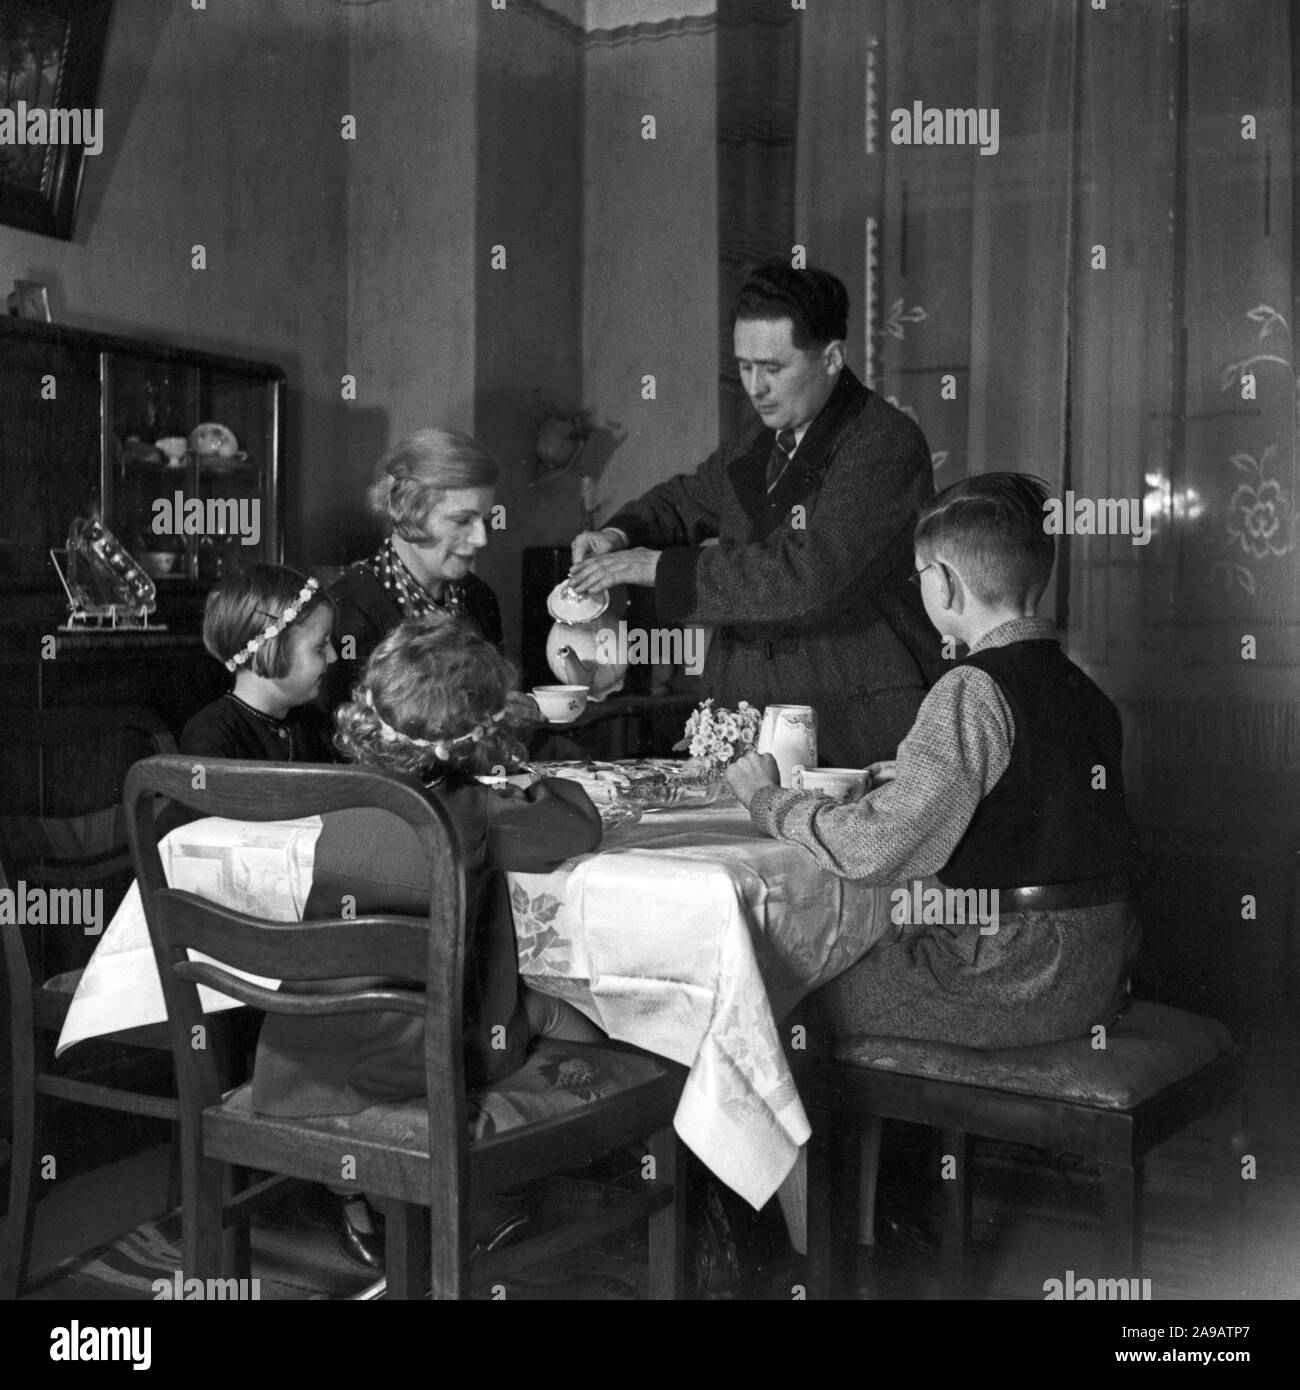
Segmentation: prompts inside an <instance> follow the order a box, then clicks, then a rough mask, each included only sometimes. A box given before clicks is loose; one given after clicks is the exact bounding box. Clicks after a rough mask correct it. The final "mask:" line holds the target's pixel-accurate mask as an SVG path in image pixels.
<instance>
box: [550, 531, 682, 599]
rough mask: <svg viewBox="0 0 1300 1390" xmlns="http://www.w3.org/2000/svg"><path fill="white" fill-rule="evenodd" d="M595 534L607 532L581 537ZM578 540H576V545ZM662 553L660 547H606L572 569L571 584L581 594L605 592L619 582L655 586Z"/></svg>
mask: <svg viewBox="0 0 1300 1390" xmlns="http://www.w3.org/2000/svg"><path fill="white" fill-rule="evenodd" d="M593 534H594V535H595V536H597V537H599V536H601V535H603V534H604V533H603V532H600V531H597V532H594V533H593V532H590V531H588V532H586V533H584V535H582V536H579V537H578V541H581V540H584V539H585V538H586V537H588V536H592V535H593ZM578 541H575V542H574V545H575V547H576V546H577V544H578ZM661 554H663V552H662V551H660V550H646V549H645V548H644V547H638V548H637V549H636V550H615V551H606V552H604V553H602V554H599V555H593V556H591V557H590V558H588V559H586V560H583V561H582V562H581V563H579V564H575V565H574V567H573V569H572V570H570V572H569V579H568V583H569V587H570V588H573V589H576V590H577V591H578V593H580V594H603V593H604V592H605V590H606V589H613V588H615V587H616V586H617V585H619V584H644V585H645V586H646V587H647V588H652V587H653V586H654V582H655V570H656V568H657V567H658V565H659V556H660V555H661Z"/></svg>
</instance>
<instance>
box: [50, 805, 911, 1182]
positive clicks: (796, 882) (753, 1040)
mask: <svg viewBox="0 0 1300 1390" xmlns="http://www.w3.org/2000/svg"><path fill="white" fill-rule="evenodd" d="M320 828H321V822H320V820H319V818H318V817H309V818H307V819H304V820H300V821H286V822H264V823H260V824H253V823H248V824H244V823H239V822H231V821H221V820H205V821H196V822H194V823H192V824H190V825H187V826H184V827H182V828H181V829H180V830H177V831H173V832H172V834H171V835H169V836H167V837H166V838H165V839H164V841H163V844H162V854H163V866H164V869H165V871H166V873H167V878H168V882H169V883H171V884H172V886H173V887H177V888H187V889H190V890H191V891H193V892H196V893H200V894H202V895H203V896H205V897H210V898H212V899H214V900H216V901H218V902H222V903H225V904H226V905H228V906H230V907H234V908H239V909H243V910H248V911H256V912H258V913H260V914H262V915H265V916H269V917H272V918H275V919H277V920H281V921H296V920H300V919H301V916H302V911H303V907H304V904H305V903H306V901H307V895H308V893H309V891H310V888H311V878H312V870H313V865H314V856H315V848H316V840H317V837H318V836H319V833H320ZM510 881H511V896H512V901H513V905H514V914H515V925H516V929H517V932H518V937H519V966H520V972H521V974H522V975H523V977H524V978H525V980H526V981H527V983H528V984H530V985H532V986H533V987H534V988H535V989H539V990H542V991H544V992H545V993H549V994H553V995H558V996H561V997H562V998H565V999H568V1000H570V1001H571V1002H573V1003H574V1004H575V1005H577V1006H578V1007H579V1008H581V1009H582V1010H583V1011H584V1012H585V1013H587V1014H588V1015H589V1016H590V1017H591V1018H593V1019H594V1020H595V1021H596V1022H597V1023H599V1024H600V1026H601V1027H602V1028H604V1029H605V1030H606V1032H608V1033H609V1034H610V1036H611V1037H613V1038H617V1039H620V1040H623V1041H627V1042H631V1043H634V1044H636V1045H637V1046H639V1047H643V1048H645V1049H647V1050H648V1051H651V1052H655V1053H658V1054H659V1055H660V1056H664V1057H668V1058H670V1059H672V1060H673V1061H676V1062H680V1063H682V1064H683V1065H685V1066H687V1067H689V1068H690V1076H689V1078H688V1081H687V1085H686V1088H685V1091H684V1093H683V1096H682V1101H681V1105H680V1106H679V1108H678V1111H677V1115H676V1118H675V1125H676V1129H677V1132H678V1134H679V1135H680V1136H681V1138H682V1140H683V1141H684V1142H685V1143H686V1144H687V1145H688V1146H689V1147H690V1148H691V1149H692V1151H693V1152H694V1153H695V1154H696V1155H697V1156H698V1157H699V1158H700V1159H701V1161H702V1162H704V1163H705V1164H706V1165H707V1166H708V1167H709V1168H710V1169H712V1171H713V1172H714V1173H716V1174H717V1175H718V1177H719V1178H721V1179H722V1181H723V1182H725V1183H727V1184H728V1185H729V1186H730V1187H732V1188H733V1189H734V1190H735V1191H736V1192H738V1193H740V1194H741V1195H742V1196H744V1197H745V1198H747V1199H748V1200H749V1201H750V1202H751V1203H752V1204H753V1205H755V1206H756V1207H757V1206H761V1205H762V1204H763V1203H764V1202H766V1201H767V1200H768V1198H770V1197H771V1196H772V1194H773V1193H774V1192H775V1191H776V1190H777V1188H778V1187H779V1186H780V1185H781V1183H782V1182H783V1180H784V1179H785V1178H786V1176H787V1175H788V1174H789V1173H790V1171H791V1169H792V1168H793V1167H794V1165H795V1162H796V1160H797V1158H798V1156H799V1151H800V1146H801V1145H803V1144H804V1143H805V1142H806V1141H807V1139H808V1135H809V1126H808V1118H807V1116H806V1114H805V1113H804V1109H803V1105H802V1104H801V1102H800V1100H799V1096H798V1094H797V1092H796V1090H795V1086H794V1081H793V1079H792V1077H791V1074H790V1069H789V1066H788V1064H787V1061H786V1056H785V1053H784V1051H783V1049H782V1046H781V1040H780V1036H779V1033H778V1026H779V1020H780V1019H781V1018H782V1017H784V1015H785V1014H786V1013H787V1012H788V1011H789V1010H790V1009H791V1008H792V1007H793V1006H794V1005H795V1004H796V1003H797V1002H798V1001H799V999H801V998H802V997H803V996H804V995H805V994H807V993H808V992H809V991H811V990H812V989H815V988H816V987H817V986H818V985H820V984H823V983H825V981H827V980H829V979H830V978H831V977H832V976H834V975H836V974H838V973H839V972H840V971H841V970H843V969H844V968H845V967H846V966H848V965H849V964H851V963H852V962H853V961H854V960H856V959H857V958H858V957H859V956H861V955H862V954H863V952H865V951H866V950H867V949H868V947H870V946H871V945H873V944H874V943H875V942H876V941H878V940H880V939H882V938H883V937H885V936H887V935H891V934H894V933H896V932H897V930H898V929H897V928H896V927H894V926H893V925H892V924H891V923H890V920H889V907H890V898H889V889H888V888H874V889H873V888H868V887H865V886H864V885H861V884H856V883H851V882H846V881H845V880H842V879H838V878H836V877H835V876H834V875H832V874H829V873H827V872H825V871H824V870H822V869H821V868H819V867H818V866H817V864H816V863H815V862H814V861H813V859H812V858H811V856H809V855H808V854H807V853H806V852H805V851H804V850H802V849H799V848H797V847H795V846H792V845H786V844H782V843H780V842H779V841H776V840H769V839H766V838H764V837H762V836H759V835H758V834H757V833H756V832H755V831H754V829H753V827H752V826H751V824H750V821H749V817H748V815H747V814H746V813H745V811H744V810H743V809H742V808H741V807H739V806H737V805H736V804H735V803H734V802H732V803H730V804H729V805H723V806H715V807H707V808H701V809H696V810H673V811H660V812H653V813H650V814H648V815H646V817H645V819H644V820H643V821H642V822H641V823H640V824H639V825H636V826H631V827H626V828H623V829H620V830H615V831H612V832H610V833H609V834H608V835H607V837H606V839H605V842H604V844H602V846H601V849H600V851H599V852H598V853H596V854H591V855H585V856H582V857H580V858H577V859H573V860H570V861H568V862H567V863H566V864H564V865H562V866H561V867H560V868H558V869H556V870H555V871H554V872H553V873H550V874H512V875H511V876H510ZM264 983H267V984H268V985H271V986H273V985H274V984H275V983H276V982H274V981H266V982H264ZM202 993H203V996H204V1007H205V1008H206V1009H209V1010H212V1009H214V1008H228V1007H231V1006H232V1002H233V1001H231V1000H229V999H226V998H224V997H223V996H221V995H218V994H215V993H213V992H212V991H208V990H204V991H202ZM165 1018H166V1010H165V1008H164V1005H163V997H162V987H161V983H160V981H159V979H158V973H157V969H156V967H155V965H154V961H153V953H152V949H151V947H150V945H149V931H148V926H147V925H146V923H145V918H144V912H143V908H142V905H141V902H140V895H139V891H138V889H137V888H136V887H135V885H134V884H133V885H132V887H131V890H130V892H129V893H128V895H127V897H126V898H125V899H124V901H123V903H122V906H121V908H120V909H119V910H118V912H117V913H116V914H115V915H114V917H113V920H112V922H110V923H109V925H108V928H107V929H106V930H105V932H104V936H103V938H102V940H101V941H100V943H99V945H98V947H97V948H96V950H95V954H94V956H93V957H92V958H91V961H90V964H89V966H88V967H87V969H86V972H85V974H84V976H83V977H82V981H81V985H80V987H79V988H78V990H77V993H76V997H75V998H74V999H73V1002H72V1007H71V1009H70V1010H69V1013H68V1018H67V1021H66V1023H65V1024H64V1028H63V1032H62V1035H61V1036H60V1039H59V1046H58V1050H59V1051H60V1052H62V1051H63V1050H64V1049H65V1048H67V1047H70V1046H71V1045H72V1044H73V1043H75V1042H79V1041H81V1040H82V1039H84V1038H89V1037H95V1036H98V1035H99V1034H102V1033H108V1032H115V1031H117V1030H119V1029H126V1028H134V1027H139V1026H141V1025H144V1024H150V1023H160V1022H162V1021H163V1020H164V1019H165Z"/></svg>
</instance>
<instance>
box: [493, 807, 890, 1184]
mask: <svg viewBox="0 0 1300 1390" xmlns="http://www.w3.org/2000/svg"><path fill="white" fill-rule="evenodd" d="M510 881H511V899H512V903H513V906H514V916H515V929H516V932H517V934H518V938H519V969H520V973H521V974H522V975H523V977H524V978H525V980H526V981H527V983H528V984H530V985H531V986H532V987H533V988H534V989H538V990H541V991H543V992H544V993H547V994H553V995H558V996H560V997H561V998H564V999H567V1000H569V1001H570V1002H571V1003H573V1004H574V1005H576V1006H577V1007H578V1008H580V1009H582V1011H583V1012H584V1013H586V1014H587V1015H588V1016H589V1017H590V1018H592V1019H593V1020H594V1021H595V1022H596V1023H598V1024H599V1025H600V1026H601V1027H602V1028H603V1029H604V1030H605V1031H606V1032H607V1033H608V1034H609V1035H610V1036H611V1037H612V1038H617V1039H620V1040H622V1041H625V1042H630V1043H634V1044H636V1045H637V1046H638V1047H643V1048H646V1049H648V1050H649V1051H652V1052H656V1053H658V1054H660V1055H661V1056H664V1057H669V1058H671V1059H673V1060H674V1061H677V1062H681V1063H683V1064H684V1065H686V1066H688V1067H689V1068H690V1076H689V1078H688V1080H687V1083H686V1088H685V1091H684V1092H683V1095H682V1100H681V1104H680V1106H679V1107H678V1110H677V1115H676V1119H675V1126H676V1129H677V1132H678V1134H679V1135H680V1136H681V1138H682V1140H683V1141H684V1142H685V1143H686V1144H687V1145H688V1146H689V1147H690V1148H691V1150H692V1151H693V1152H694V1153H695V1154H696V1155H697V1156H698V1157H699V1158H700V1159H701V1160H702V1161H703V1162H704V1163H705V1164H706V1165H707V1166H708V1167H709V1168H710V1169H712V1171H713V1172H714V1173H716V1174H717V1175H718V1177H719V1178H721V1179H722V1181H723V1182H725V1183H726V1184H727V1185H728V1186H729V1187H731V1188H733V1189H734V1190H735V1191H736V1192H738V1193H740V1194H741V1196H743V1197H745V1198H746V1199H747V1200H749V1201H750V1202H751V1203H752V1204H753V1205H754V1206H756V1207H757V1206H761V1205H762V1204H763V1203H764V1202H766V1201H767V1199H768V1198H769V1197H771V1196H772V1194H773V1193H774V1192H775V1191H776V1190H777V1188H778V1187H779V1186H780V1184H781V1183H782V1181H783V1180H784V1179H785V1177H786V1176H787V1175H788V1174H789V1173H790V1171H791V1169H792V1168H793V1166H794V1164H795V1161H796V1159H797V1158H798V1155H799V1150H800V1147H801V1145H803V1144H804V1143H805V1142H806V1141H807V1139H808V1136H809V1132H810V1131H809V1126H808V1118H807V1115H806V1114H805V1113H804V1109H803V1105H802V1103H801V1102H800V1100H799V1096H798V1093H797V1092H796V1090H795V1085H794V1081H793V1078H792V1076H791V1073H790V1068H789V1065H788V1063H787V1059H786V1054H785V1051H784V1049H783V1048H782V1045H781V1038H780V1036H779V1032H778V1029H779V1020H780V1019H781V1018H783V1017H784V1016H785V1014H786V1013H788V1012H789V1010H790V1009H791V1008H793V1007H794V1005H795V1004H796V1003H798V1001H799V1000H800V999H801V998H803V996H804V995H806V994H808V993H809V992H810V991H812V990H813V989H815V988H817V986H819V985H821V984H824V983H825V982H826V981H827V980H829V979H831V978H832V977H833V976H835V975H837V974H839V973H840V971H842V970H844V969H846V968H847V967H848V966H849V965H851V964H852V963H853V962H854V961H855V960H857V959H858V958H859V957H860V956H861V955H862V954H863V953H864V952H865V951H866V950H867V949H868V948H869V947H871V946H872V945H874V944H875V943H876V942H877V941H879V940H881V939H882V938H884V937H886V936H891V937H892V936H894V935H896V934H897V932H898V930H899V929H898V928H897V927H896V926H894V925H893V924H892V923H891V922H890V890H889V889H888V888H869V887H867V886H866V885H864V884H860V883H854V882H850V881H846V880H844V879H839V878H836V877H835V876H834V875H833V874H830V873H828V872H826V871H825V870H824V869H822V868H820V867H819V866H818V865H817V863H816V862H815V861H814V860H813V858H812V857H811V855H809V854H808V853H807V852H806V851H805V850H803V849H800V848H799V847H798V846H795V845H787V844H783V843H781V842H780V841H777V840H770V839H767V838H766V837H764V836H760V835H758V834H757V832H756V831H755V830H754V828H753V826H752V825H751V823H750V820H749V816H748V814H747V813H746V812H745V810H744V809H743V808H742V807H740V806H738V805H736V804H735V803H734V802H732V803H730V804H729V805H728V804H724V805H719V806H709V807H702V808H699V809H693V810H687V809H683V810H670V811H656V812H652V813H650V814H647V815H646V817H645V818H644V819H643V820H642V821H641V823H640V824H639V825H635V826H630V827H626V828H624V829H621V830H614V831H611V832H609V833H608V834H607V836H606V838H605V842H604V843H603V844H602V846H601V849H600V852H599V853H597V854H592V855H586V856H584V857H582V858H579V859H573V860H570V861H569V862H568V863H566V864H564V865H562V866H561V867H560V868H559V869H556V870H555V871H554V872H553V873H550V874H512V875H511V876H510Z"/></svg>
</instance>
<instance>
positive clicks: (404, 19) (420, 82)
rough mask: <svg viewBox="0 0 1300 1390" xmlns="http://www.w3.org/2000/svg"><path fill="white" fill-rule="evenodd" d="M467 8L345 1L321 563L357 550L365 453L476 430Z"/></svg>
mask: <svg viewBox="0 0 1300 1390" xmlns="http://www.w3.org/2000/svg"><path fill="white" fill-rule="evenodd" d="M478 11H479V7H478V6H477V5H466V4H464V3H462V0H395V3H390V4H384V5H360V6H349V7H348V8H347V10H346V15H347V38H348V109H349V110H350V111H351V113H352V114H353V115H355V116H356V118H357V140H356V143H355V145H353V146H351V147H350V149H349V155H348V160H349V162H348V167H347V197H346V204H347V214H346V224H347V268H346V293H345V299H346V304H347V335H346V357H347V368H346V370H347V371H348V372H349V373H350V374H353V375H355V376H356V378H357V399H356V401H355V402H351V403H349V405H348V408H347V419H346V431H345V434H344V439H345V447H346V454H347V457H346V460H345V463H344V466H343V468H342V469H341V470H340V472H339V473H338V475H337V476H336V478H334V479H332V480H331V481H332V482H336V483H337V486H336V487H333V488H332V489H331V495H329V496H328V498H326V499H322V502H321V504H320V505H321V507H322V509H323V516H322V522H323V524H322V526H321V528H320V530H319V532H318V535H319V544H318V549H319V551H320V555H321V558H322V559H323V560H326V561H327V562H332V563H335V564H341V563H344V562H345V561H348V560H354V559H356V558H357V557H358V556H359V555H360V554H361V553H363V552H364V550H365V549H366V548H367V547H369V546H370V544H371V543H372V541H373V540H374V539H375V536H376V535H377V532H375V530H374V529H373V528H372V527H371V526H370V524H369V523H368V522H367V520H366V518H365V515H364V512H363V510H362V495H363V493H364V491H365V488H366V485H367V483H368V482H369V480H370V476H371V472H372V470H373V468H374V465H375V463H376V461H377V460H378V458H379V456H380V455H381V454H382V453H383V452H384V450H385V449H386V448H387V447H388V446H389V445H390V444H391V443H394V442H395V441H397V440H398V439H401V438H402V437H403V436H404V435H407V434H410V433H411V432H412V431H414V430H416V429H420V428H421V427H423V426H428V425H439V426H442V427H444V428H446V429H455V430H466V431H470V430H473V428H474V364H475V349H476V343H477V336H476V332H475V321H474V314H475V302H474V282H475V265H476V247H475V197H474V190H475V184H476V174H477V161H478V138H477V132H476V128H475V98H476V92H477V74H476V62H477V51H478V27H479V18H478Z"/></svg>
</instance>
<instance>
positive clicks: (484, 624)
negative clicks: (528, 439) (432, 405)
mask: <svg viewBox="0 0 1300 1390" xmlns="http://www.w3.org/2000/svg"><path fill="white" fill-rule="evenodd" d="M497 474H498V468H497V462H496V460H495V459H494V458H493V457H492V455H491V454H490V453H489V452H488V451H487V450H486V449H485V448H484V447H483V446H482V445H481V444H480V443H478V441H477V440H475V439H472V438H470V436H469V435H466V434H454V433H452V432H451V431H449V430H436V429H424V430H417V431H416V432H415V433H414V434H413V435H411V436H410V437H409V438H408V439H403V440H401V441H399V442H398V443H397V444H395V445H393V447H392V448H391V449H389V451H388V452H387V453H386V454H385V455H384V456H383V458H381V459H380V460H379V462H378V463H377V464H376V465H375V480H374V482H373V483H372V484H371V486H370V488H369V489H368V490H367V492H366V509H367V510H368V511H369V512H370V514H371V515H372V516H373V517H374V518H375V519H376V520H377V521H378V522H379V523H380V525H381V526H382V527H383V528H384V543H383V544H382V545H381V546H380V547H379V549H378V550H377V551H376V552H375V553H374V554H373V555H371V556H370V557H369V558H368V559H365V560H360V561H358V562H357V563H356V564H354V565H353V566H352V567H351V568H350V569H349V570H348V571H347V572H346V573H345V574H344V575H343V576H342V577H341V578H340V579H339V580H338V581H337V582H336V583H335V584H334V585H333V586H332V588H331V589H330V596H331V597H332V598H333V599H334V601H335V603H336V604H337V606H338V618H339V621H338V640H339V644H340V648H341V656H342V660H341V661H340V663H339V665H338V666H337V667H336V668H335V669H334V670H333V671H332V672H331V673H330V675H329V678H328V679H327V681H326V683H325V691H324V695H323V697H322V699H321V701H320V704H321V707H322V708H323V709H327V710H331V711H332V710H334V709H336V708H337V707H338V706H339V705H340V704H341V703H342V702H343V701H344V700H346V699H347V698H348V694H349V692H350V691H351V689H352V687H353V685H354V684H355V683H356V680H357V678H358V676H359V675H360V674H361V672H362V671H364V670H365V666H366V662H367V660H369V657H370V653H371V652H372V651H374V649H375V646H376V645H377V644H378V643H379V642H380V641H381V640H382V639H383V638H384V637H386V636H387V635H388V634H389V633H390V632H391V631H392V630H393V629H394V628H395V627H396V626H397V624H398V623H399V622H401V621H402V620H403V619H404V618H424V617H430V616H436V615H438V614H440V613H450V614H453V615H456V616H460V617H463V618H465V619H467V620H468V622H469V623H470V624H471V625H472V626H473V627H474V628H475V629H476V630H477V631H478V632H479V633H480V634H481V635H482V636H483V637H485V638H486V639H487V640H488V642H490V643H491V644H492V646H494V647H496V648H497V649H498V650H500V648H501V611H500V609H499V607H498V605H497V598H496V595H495V594H494V593H493V592H492V590H491V588H490V587H489V586H488V585H487V584H485V583H484V582H483V580H481V579H480V578H479V577H478V576H477V575H476V574H475V573H474V572H473V565H474V558H475V556H476V555H477V554H478V552H479V551H480V550H481V549H482V548H483V546H485V545H486V544H487V540H488V519H489V516H490V514H491V511H492V504H493V498H494V496H495V493H494V488H495V485H496V481H497Z"/></svg>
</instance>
